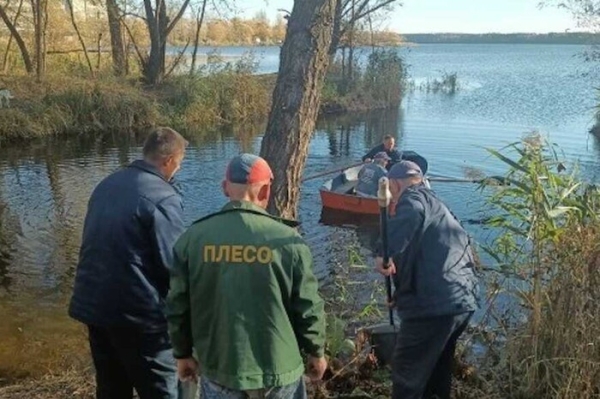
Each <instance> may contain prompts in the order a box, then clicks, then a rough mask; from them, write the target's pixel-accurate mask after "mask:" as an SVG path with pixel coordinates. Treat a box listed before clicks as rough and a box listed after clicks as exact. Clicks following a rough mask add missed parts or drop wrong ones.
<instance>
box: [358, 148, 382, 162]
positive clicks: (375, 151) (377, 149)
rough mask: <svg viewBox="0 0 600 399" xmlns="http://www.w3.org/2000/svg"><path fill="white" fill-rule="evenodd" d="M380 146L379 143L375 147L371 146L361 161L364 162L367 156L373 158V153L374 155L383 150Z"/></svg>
mask: <svg viewBox="0 0 600 399" xmlns="http://www.w3.org/2000/svg"><path fill="white" fill-rule="evenodd" d="M381 147H382V146H381V144H380V145H378V146H376V147H373V148H371V150H370V151H369V152H367V154H366V155H365V156H364V157H362V160H363V162H364V161H365V160H366V159H367V158H370V159H373V157H374V156H375V155H376V154H377V153H378V152H381V151H383V150H382V149H381Z"/></svg>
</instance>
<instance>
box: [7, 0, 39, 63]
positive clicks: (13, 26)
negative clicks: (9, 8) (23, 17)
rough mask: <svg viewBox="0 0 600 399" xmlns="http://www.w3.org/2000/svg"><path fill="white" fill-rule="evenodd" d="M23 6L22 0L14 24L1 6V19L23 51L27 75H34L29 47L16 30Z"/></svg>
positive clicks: (22, 55)
mask: <svg viewBox="0 0 600 399" xmlns="http://www.w3.org/2000/svg"><path fill="white" fill-rule="evenodd" d="M22 5H23V0H21V3H20V4H19V9H18V11H17V15H16V16H15V19H14V22H13V21H11V20H10V19H9V18H8V15H7V14H6V10H4V7H2V6H1V5H0V19H2V21H3V22H4V23H5V24H6V27H7V28H8V30H9V31H10V34H11V38H13V37H14V39H15V41H16V42H17V46H19V50H21V57H23V63H24V64H25V70H26V71H27V73H32V72H33V63H32V62H31V57H30V56H29V51H28V50H27V46H26V45H25V42H24V41H23V37H22V36H21V34H20V33H19V31H18V30H17V28H16V22H17V18H18V15H19V14H20V12H21V7H22ZM7 55H8V52H7V54H6V55H5V56H4V67H6V57H7Z"/></svg>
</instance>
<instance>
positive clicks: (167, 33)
mask: <svg viewBox="0 0 600 399" xmlns="http://www.w3.org/2000/svg"><path fill="white" fill-rule="evenodd" d="M188 4H190V0H185V1H184V2H183V4H182V5H181V9H180V10H179V12H178V13H177V15H175V18H173V20H172V21H171V23H170V24H169V26H167V32H166V34H165V39H166V38H167V36H169V34H170V33H171V31H172V30H173V28H174V27H175V25H177V22H179V20H180V19H181V17H182V16H183V13H184V12H185V9H186V8H187V6H188Z"/></svg>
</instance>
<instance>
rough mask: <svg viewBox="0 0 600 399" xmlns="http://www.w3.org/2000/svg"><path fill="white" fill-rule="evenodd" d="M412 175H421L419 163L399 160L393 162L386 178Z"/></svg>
mask: <svg viewBox="0 0 600 399" xmlns="http://www.w3.org/2000/svg"><path fill="white" fill-rule="evenodd" d="M413 176H420V177H423V172H422V171H421V168H420V167H419V165H417V164H416V163H414V162H411V161H400V162H398V163H396V164H394V166H392V168H391V169H390V171H389V172H388V174H387V177H388V179H406V178H407V177H413Z"/></svg>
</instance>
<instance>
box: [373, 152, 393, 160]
mask: <svg viewBox="0 0 600 399" xmlns="http://www.w3.org/2000/svg"><path fill="white" fill-rule="evenodd" d="M373 159H383V160H385V161H391V160H392V158H390V156H389V155H388V154H387V152H385V151H381V152H378V153H377V154H375V156H374V157H373Z"/></svg>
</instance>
